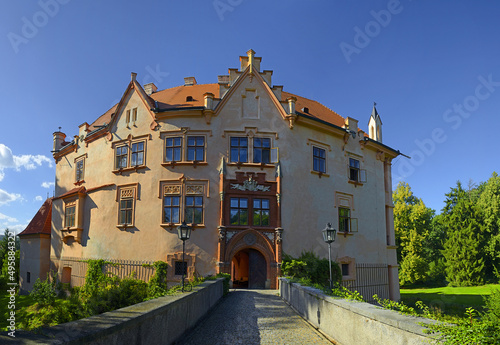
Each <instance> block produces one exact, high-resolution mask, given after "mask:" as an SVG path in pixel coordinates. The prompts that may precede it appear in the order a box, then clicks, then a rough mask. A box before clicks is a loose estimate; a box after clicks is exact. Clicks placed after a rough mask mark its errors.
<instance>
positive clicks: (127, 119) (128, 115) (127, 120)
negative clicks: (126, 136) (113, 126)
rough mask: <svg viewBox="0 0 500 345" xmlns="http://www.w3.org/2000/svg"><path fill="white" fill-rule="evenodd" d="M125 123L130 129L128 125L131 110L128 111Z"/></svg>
mask: <svg viewBox="0 0 500 345" xmlns="http://www.w3.org/2000/svg"><path fill="white" fill-rule="evenodd" d="M125 122H126V123H127V127H128V124H129V123H130V109H129V110H127V115H126V116H125Z"/></svg>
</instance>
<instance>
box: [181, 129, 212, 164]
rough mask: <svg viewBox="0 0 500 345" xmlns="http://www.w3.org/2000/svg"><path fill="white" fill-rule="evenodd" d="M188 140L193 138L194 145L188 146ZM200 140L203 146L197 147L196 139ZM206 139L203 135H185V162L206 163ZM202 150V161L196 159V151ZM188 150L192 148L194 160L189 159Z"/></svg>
mask: <svg viewBox="0 0 500 345" xmlns="http://www.w3.org/2000/svg"><path fill="white" fill-rule="evenodd" d="M190 138H195V139H194V142H195V143H194V145H189V139H190ZM199 138H202V139H203V145H198V139H199ZM206 139H207V138H206V137H205V136H204V135H197V134H192V135H186V140H185V141H186V150H185V151H186V157H185V161H186V162H193V163H194V162H196V163H198V162H206V146H207V145H206ZM200 147H201V148H203V157H202V159H201V160H200V159H197V158H198V149H199V148H200ZM190 148H194V159H192V160H191V159H189V153H190Z"/></svg>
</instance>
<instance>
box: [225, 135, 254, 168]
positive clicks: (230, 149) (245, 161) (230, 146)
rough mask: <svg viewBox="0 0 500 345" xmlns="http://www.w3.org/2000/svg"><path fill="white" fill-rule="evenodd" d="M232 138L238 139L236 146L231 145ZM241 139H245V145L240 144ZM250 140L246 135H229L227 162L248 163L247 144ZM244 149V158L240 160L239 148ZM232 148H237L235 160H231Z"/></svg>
mask: <svg viewBox="0 0 500 345" xmlns="http://www.w3.org/2000/svg"><path fill="white" fill-rule="evenodd" d="M233 139H236V140H238V145H237V146H233ZM242 139H245V141H246V146H242V145H241V140H242ZM249 142H250V140H249V138H248V137H246V136H230V137H229V162H230V163H248V156H249V152H248V151H249V150H248V146H249V145H248V144H249ZM243 149H244V150H246V153H245V160H244V161H242V160H240V158H241V150H243ZM233 150H237V156H238V157H237V158H238V159H237V160H233Z"/></svg>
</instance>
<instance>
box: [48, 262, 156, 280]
mask: <svg viewBox="0 0 500 345" xmlns="http://www.w3.org/2000/svg"><path fill="white" fill-rule="evenodd" d="M87 260H89V259H88V258H76V257H63V258H61V259H60V260H59V259H57V258H52V262H53V263H57V262H59V265H58V266H59V267H60V272H61V271H62V276H64V274H65V271H64V269H65V268H66V269H67V268H69V269H70V270H71V271H70V274H71V286H82V285H83V284H84V283H85V274H86V273H87V266H88V263H87V262H86V261H87ZM103 260H105V261H106V262H107V263H106V264H105V265H104V272H108V273H109V274H111V275H116V276H118V277H119V278H122V279H123V278H125V277H128V276H131V275H134V277H135V278H136V279H140V280H143V281H145V282H149V280H150V279H151V277H152V276H153V274H154V272H155V269H154V268H153V267H152V266H148V265H152V264H153V261H140V260H120V259H103ZM60 278H61V277H60Z"/></svg>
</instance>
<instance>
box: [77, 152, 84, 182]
mask: <svg viewBox="0 0 500 345" xmlns="http://www.w3.org/2000/svg"><path fill="white" fill-rule="evenodd" d="M84 163H85V160H84V159H83V158H81V159H79V160H77V161H76V163H75V180H76V182H79V181H83V173H84V167H85V165H84Z"/></svg>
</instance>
